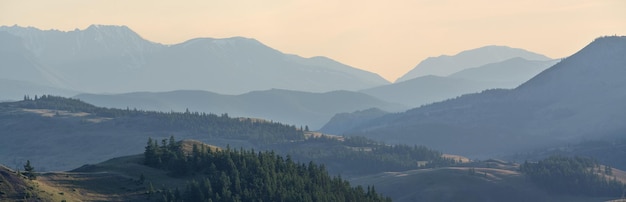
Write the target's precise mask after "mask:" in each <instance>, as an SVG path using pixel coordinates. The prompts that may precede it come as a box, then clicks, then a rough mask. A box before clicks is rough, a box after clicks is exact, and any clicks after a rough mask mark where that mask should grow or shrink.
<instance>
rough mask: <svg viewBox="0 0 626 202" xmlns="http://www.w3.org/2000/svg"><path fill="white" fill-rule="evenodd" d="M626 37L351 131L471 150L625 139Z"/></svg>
mask: <svg viewBox="0 0 626 202" xmlns="http://www.w3.org/2000/svg"><path fill="white" fill-rule="evenodd" d="M624 55H626V37H624V36H621V37H617V36H613V37H601V38H598V39H596V40H594V41H593V42H592V43H591V44H589V45H588V46H586V47H585V48H583V49H582V50H580V51H579V52H577V53H576V54H574V55H572V56H570V57H568V58H566V59H564V60H562V61H561V62H559V63H558V64H556V65H554V66H552V67H551V68H549V69H547V70H545V71H543V72H542V73H540V74H539V75H537V76H535V77H534V78H532V79H531V80H529V81H528V82H526V83H524V84H522V85H521V86H519V87H518V88H516V89H513V90H489V91H485V92H482V93H478V94H470V95H464V96H461V97H460V98H457V99H452V100H448V101H444V102H439V103H435V104H432V105H427V106H424V107H420V108H415V109H412V110H409V111H406V112H404V113H398V114H390V115H386V116H383V117H381V118H378V119H375V120H374V121H371V122H368V123H366V124H361V126H359V127H356V128H354V129H352V130H350V132H347V134H351V135H356V134H358V135H365V136H368V137H370V138H375V139H379V140H385V141H387V142H396V143H397V142H402V143H417V144H425V145H429V146H432V147H434V148H436V149H439V150H442V151H445V152H452V153H464V154H468V155H469V154H473V155H485V154H491V155H493V154H495V152H517V151H520V150H524V149H530V148H537V147H541V146H547V145H552V144H556V143H559V144H562V143H568V142H576V141H580V140H584V139H587V140H593V139H602V138H615V137H623V135H624V134H625V133H626V126H624V124H623V122H624V120H626V114H624V113H623V112H624V111H626V80H624V79H623V78H624V77H625V76H626V58H625V57H624Z"/></svg>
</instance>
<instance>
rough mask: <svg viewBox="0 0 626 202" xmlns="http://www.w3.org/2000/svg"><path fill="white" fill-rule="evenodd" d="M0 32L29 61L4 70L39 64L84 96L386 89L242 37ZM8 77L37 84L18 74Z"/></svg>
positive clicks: (106, 30)
mask: <svg viewBox="0 0 626 202" xmlns="http://www.w3.org/2000/svg"><path fill="white" fill-rule="evenodd" d="M0 33H2V34H0V38H2V39H0V41H1V42H3V45H4V44H5V41H16V37H17V38H20V39H21V41H22V42H21V43H12V44H11V47H12V48H11V49H12V50H13V51H12V52H11V53H6V52H2V55H0V57H1V58H5V57H10V58H20V57H24V58H28V60H25V61H23V60H20V61H17V62H12V63H11V64H12V65H8V64H7V65H5V64H3V65H2V66H0V71H10V70H7V69H9V68H21V69H33V68H32V67H31V66H36V67H37V71H39V72H43V73H39V74H45V75H46V76H45V79H44V81H46V82H48V83H52V84H54V86H53V87H61V88H65V87H71V88H72V90H77V91H82V92H91V93H103V92H108V93H122V92H134V91H172V90H179V89H188V90H206V91H212V92H219V93H224V94H240V93H245V92H249V91H253V90H267V89H271V88H281V89H290V90H301V91H311V92H326V91H333V90H360V89H365V88H370V87H373V86H378V85H383V84H388V83H389V82H387V81H386V80H384V79H383V78H381V77H380V76H378V75H376V74H374V73H371V72H367V71H363V70H359V69H356V68H353V67H350V66H347V65H344V64H341V63H339V62H336V61H333V60H331V59H329V58H325V57H314V58H302V57H299V56H296V55H289V54H284V53H281V52H280V51H277V50H275V49H272V48H270V47H268V46H266V45H264V44H262V43H260V42H259V41H256V40H254V39H248V38H243V37H233V38H226V39H211V38H197V39H191V40H189V41H186V42H183V43H180V44H174V45H163V44H158V43H154V42H150V41H147V40H145V39H143V38H142V37H141V36H139V35H138V34H137V33H135V32H133V31H132V30H131V29H129V28H128V27H126V26H108V25H107V26H105V25H92V26H89V27H88V28H87V29H85V30H78V29H76V30H74V31H68V32H63V31H57V30H46V31H43V30H39V29H36V28H32V27H28V28H24V27H19V26H11V27H8V26H2V27H0ZM31 63H32V64H31ZM37 65H39V66H37ZM49 72H52V73H49ZM36 74H38V73H37V72H34V73H29V74H28V75H31V77H33V76H32V75H36ZM7 79H12V80H26V81H32V79H31V80H28V79H30V78H28V77H26V76H21V75H18V74H14V75H12V76H11V77H10V78H7Z"/></svg>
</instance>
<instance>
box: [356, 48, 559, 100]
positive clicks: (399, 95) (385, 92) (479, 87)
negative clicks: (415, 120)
mask: <svg viewBox="0 0 626 202" xmlns="http://www.w3.org/2000/svg"><path fill="white" fill-rule="evenodd" d="M556 62H557V60H527V59H524V58H521V57H515V58H511V59H507V60H504V61H499V62H494V63H489V64H485V65H482V66H476V67H472V68H466V69H464V70H461V71H459V72H456V73H453V74H450V75H447V76H435V75H425V76H419V77H416V78H413V79H409V80H403V81H399V82H396V83H393V84H389V85H384V86H378V87H373V88H369V89H365V90H361V91H360V92H363V93H366V94H368V95H372V96H374V97H377V98H380V99H382V100H386V101H388V102H393V103H401V104H404V105H406V106H411V107H419V106H422V105H426V104H431V103H433V102H439V101H443V100H446V99H452V98H455V97H458V96H461V95H463V94H469V93H478V92H481V91H483V90H487V89H495V88H505V89H511V88H515V87H517V86H519V85H520V84H522V83H524V82H526V81H528V80H529V79H531V78H532V77H534V76H535V75H537V74H539V73H540V72H541V71H543V70H545V69H547V68H548V67H550V66H552V65H554V64H555V63H556Z"/></svg>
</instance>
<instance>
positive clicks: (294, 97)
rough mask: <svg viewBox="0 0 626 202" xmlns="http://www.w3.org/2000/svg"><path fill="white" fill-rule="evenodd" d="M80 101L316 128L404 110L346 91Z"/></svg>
mask: <svg viewBox="0 0 626 202" xmlns="http://www.w3.org/2000/svg"><path fill="white" fill-rule="evenodd" d="M75 98H78V99H80V100H83V101H86V102H88V103H92V104H95V105H97V106H103V107H111V108H119V109H125V108H131V109H132V108H137V109H142V110H154V111H164V112H169V111H178V112H183V111H186V110H190V111H198V112H206V113H214V114H224V113H227V114H228V115H230V116H235V117H257V118H263V119H267V120H273V121H278V122H281V123H286V124H293V125H296V126H309V127H310V128H311V129H313V130H316V129H319V128H320V127H321V126H322V125H323V124H324V123H326V122H328V120H330V118H331V117H332V116H333V115H335V114H337V113H345V112H352V111H356V110H363V109H368V108H372V107H375V108H380V109H383V110H386V111H401V110H403V109H406V108H405V107H403V106H401V105H399V104H391V103H387V102H385V101H381V100H379V99H377V98H374V97H372V96H369V95H365V94H362V93H356V92H349V91H333V92H327V93H307V92H298V91H289V90H279V89H272V90H267V91H255V92H250V93H245V94H241V95H222V94H216V93H211V92H206V91H172V92H162V93H148V92H137V93H125V94H114V95H112V94H106V95H97V94H79V95H77V96H75Z"/></svg>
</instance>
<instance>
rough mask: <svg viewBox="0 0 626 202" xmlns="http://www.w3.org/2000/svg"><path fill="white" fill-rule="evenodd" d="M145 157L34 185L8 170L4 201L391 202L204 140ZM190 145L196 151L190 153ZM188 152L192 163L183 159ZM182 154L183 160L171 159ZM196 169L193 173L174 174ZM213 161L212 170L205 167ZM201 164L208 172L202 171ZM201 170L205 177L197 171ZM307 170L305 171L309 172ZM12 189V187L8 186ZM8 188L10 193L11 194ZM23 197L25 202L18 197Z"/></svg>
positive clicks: (56, 175)
mask: <svg viewBox="0 0 626 202" xmlns="http://www.w3.org/2000/svg"><path fill="white" fill-rule="evenodd" d="M149 148H150V147H149V146H148V147H147V148H146V151H145V152H144V154H143V155H134V156H126V157H118V158H114V159H111V160H108V161H105V162H102V163H99V164H95V165H85V166H83V167H80V168H78V169H75V170H73V171H69V172H50V173H42V174H39V175H38V177H37V180H33V181H30V180H26V179H25V178H23V177H20V176H17V174H16V173H14V172H11V171H10V170H8V169H4V168H2V167H0V174H2V175H0V180H2V181H0V191H3V192H2V194H0V199H14V200H20V199H25V200H27V201H30V200H37V201H61V200H66V201H207V200H212V201H390V199H388V198H385V197H382V196H381V195H379V194H378V193H376V192H375V190H373V189H370V188H369V187H367V189H366V188H364V187H361V186H357V187H351V186H350V184H349V183H348V182H347V181H345V180H343V179H341V178H340V177H333V176H330V175H329V174H328V172H327V171H326V170H325V168H324V167H323V166H319V165H316V164H314V163H312V162H311V163H308V164H300V163H297V162H294V161H292V160H291V159H290V158H289V157H287V158H284V157H282V156H280V155H276V154H274V153H273V152H259V153H255V152H254V151H246V150H237V151H235V150H230V149H215V148H213V149H208V147H207V146H206V145H205V144H202V143H199V142H197V141H184V142H174V143H172V142H170V143H169V144H167V146H163V147H158V148H156V149H157V150H159V151H160V152H163V153H158V154H157V155H159V156H158V157H159V158H163V161H159V162H158V164H147V165H146V162H147V160H148V157H149V155H148V152H149V151H153V150H151V149H149ZM183 148H193V149H191V150H186V151H185V150H184V149H183ZM183 152H184V153H187V154H188V155H187V156H186V158H187V159H186V160H184V161H180V159H181V158H185V156H182V154H183ZM171 154H173V155H176V154H180V155H181V156H178V157H176V156H175V157H176V158H165V157H168V156H169V155H171ZM174 161H176V162H175V163H176V166H177V167H182V168H189V169H190V170H188V171H189V172H191V173H193V174H191V173H189V174H188V175H180V174H179V173H176V172H175V171H173V170H171V169H170V168H171V167H168V166H166V165H171V164H172V163H174ZM205 163H207V164H210V166H209V165H207V166H204V165H202V164H205ZM198 166H201V167H202V168H203V170H197V169H198V168H200V167H198ZM196 171H201V172H196ZM302 173H305V174H302ZM5 187H8V188H5ZM5 191H6V193H5ZM18 197H19V198H18Z"/></svg>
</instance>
